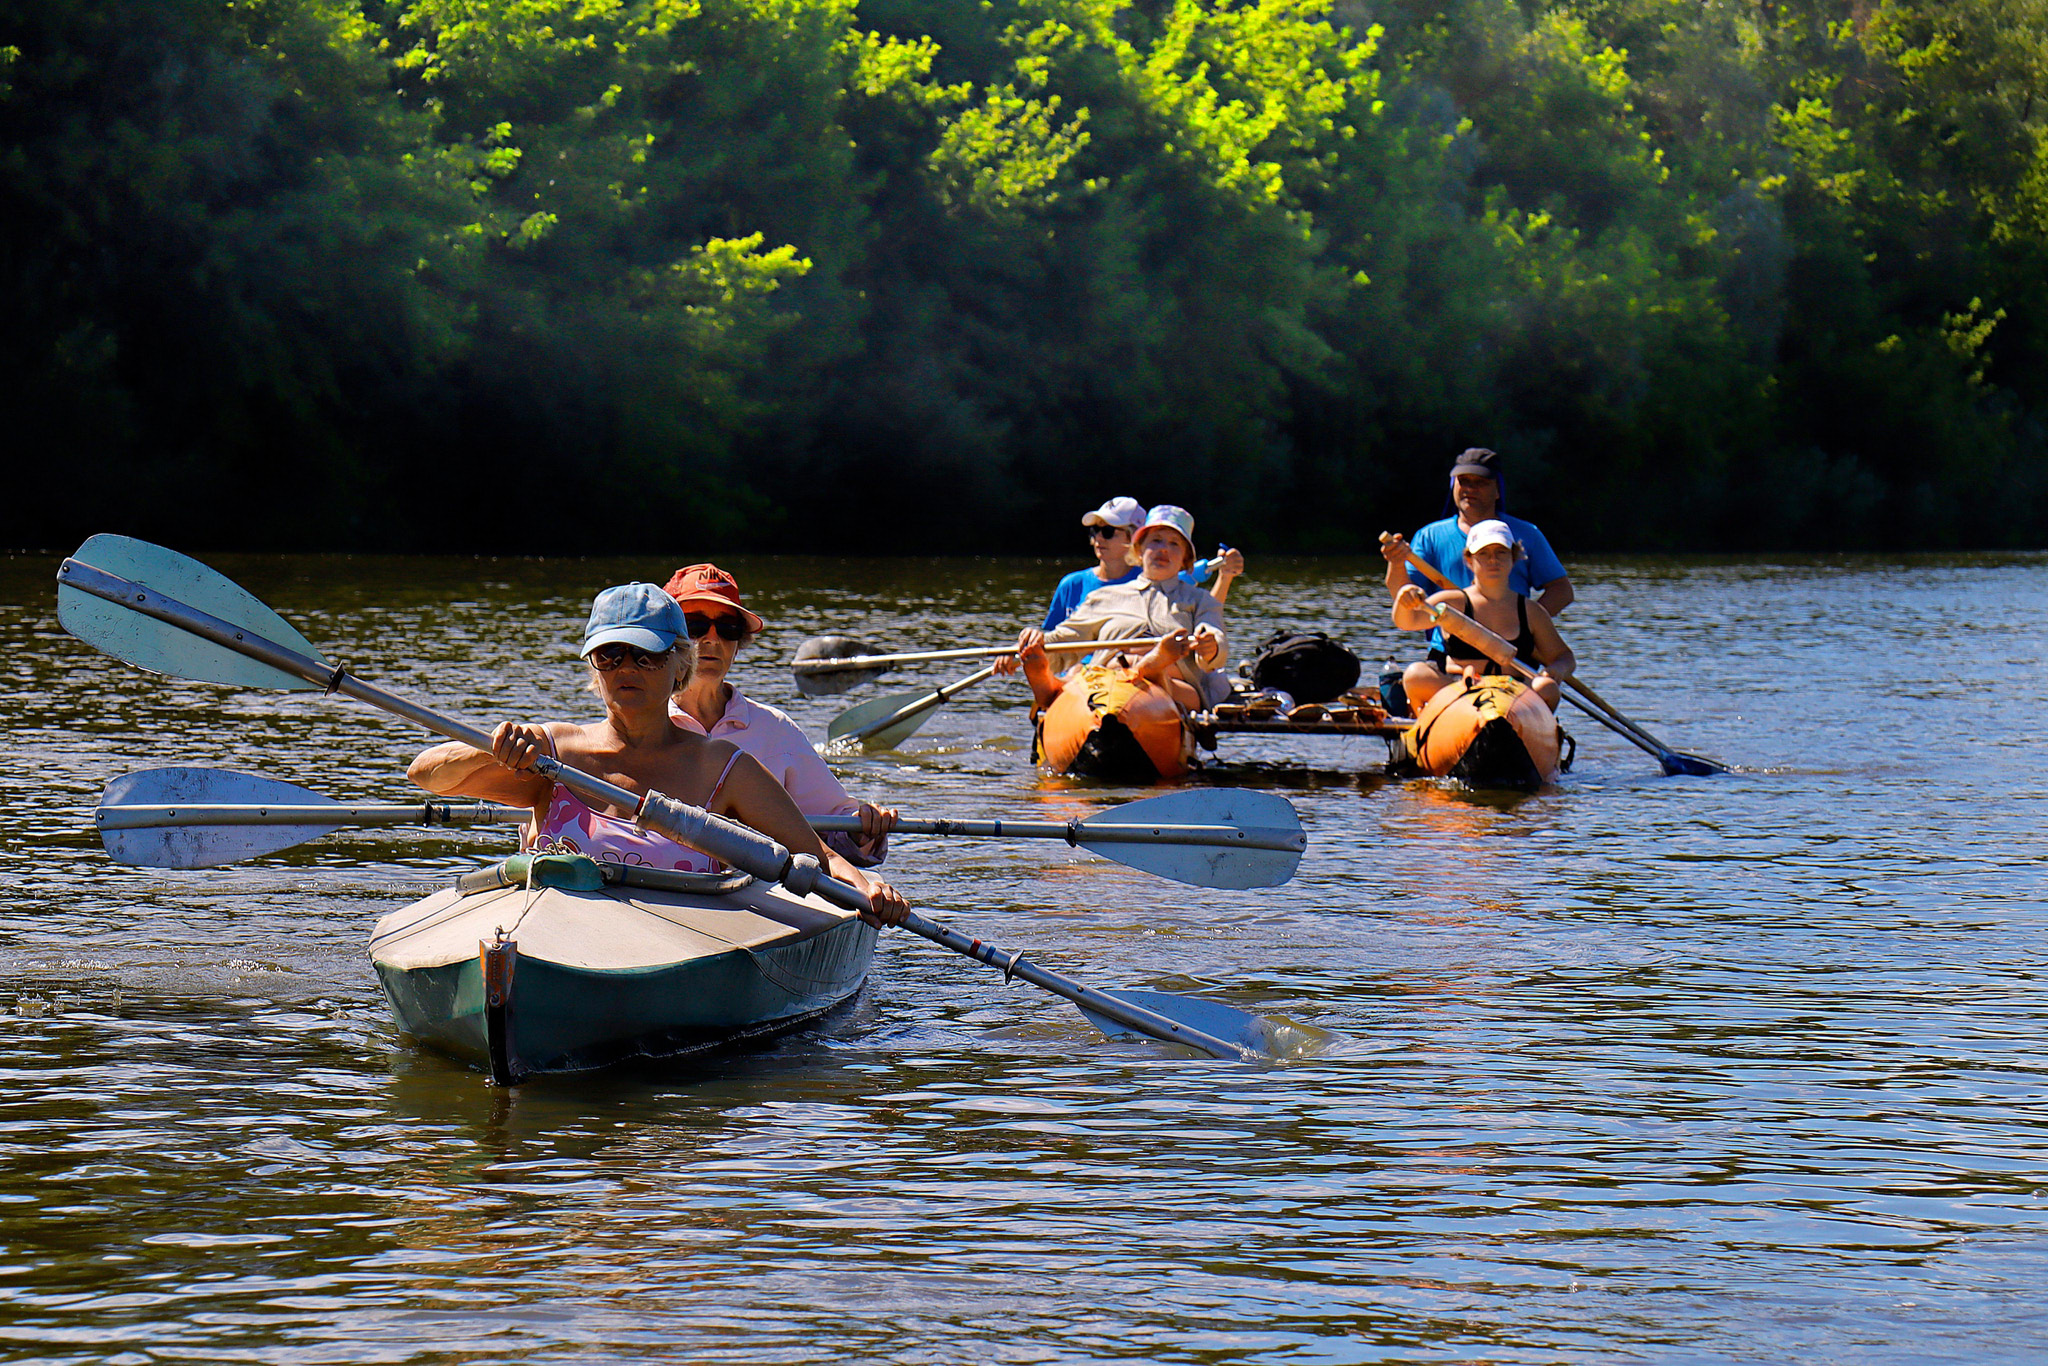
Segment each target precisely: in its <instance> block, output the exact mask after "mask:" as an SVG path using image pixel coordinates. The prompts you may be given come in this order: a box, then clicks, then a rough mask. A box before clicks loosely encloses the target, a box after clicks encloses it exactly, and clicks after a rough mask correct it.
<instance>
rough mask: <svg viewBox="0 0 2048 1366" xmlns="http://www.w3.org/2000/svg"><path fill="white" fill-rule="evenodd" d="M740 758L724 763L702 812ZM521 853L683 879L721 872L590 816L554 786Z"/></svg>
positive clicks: (715, 864)
mask: <svg viewBox="0 0 2048 1366" xmlns="http://www.w3.org/2000/svg"><path fill="white" fill-rule="evenodd" d="M739 757H740V755H739V751H738V750H735V751H733V756H732V757H731V758H730V759H727V760H726V761H725V768H724V769H723V770H721V771H720V773H719V775H718V781H717V782H716V783H714V784H712V787H711V795H710V796H709V797H706V798H705V799H704V805H705V806H707V807H708V806H710V805H711V804H712V803H713V802H715V801H717V800H718V793H719V790H720V789H721V788H723V787H724V786H725V779H726V775H727V774H729V773H731V772H732V766H733V765H734V764H735V763H738V762H739ZM525 847H526V848H527V849H528V850H529V851H531V850H535V849H546V850H549V851H552V852H557V853H564V854H586V855H588V856H589V857H591V858H594V859H596V860H598V861H599V862H600V863H625V864H631V865H632V866H633V867H636V868H667V869H673V870H675V871H677V872H681V873H716V872H720V871H722V870H723V869H724V867H725V865H724V864H723V863H720V862H719V861H718V860H717V859H714V858H712V857H711V856H710V855H708V854H700V853H698V852H697V851H696V850H695V849H690V848H686V847H685V846H683V845H680V844H677V843H676V842H675V841H674V840H672V839H668V838H666V837H665V836H662V835H657V834H654V833H653V832H652V831H648V830H642V829H641V828H640V827H639V826H637V825H635V824H633V822H631V821H628V820H621V819H619V818H618V817H617V816H607V815H606V814H605V813H604V812H602V811H595V810H592V809H591V807H590V806H589V805H588V804H587V803H585V802H584V800H583V799H582V798H581V797H578V796H577V795H576V794H575V793H573V792H571V791H570V790H569V789H568V788H566V787H563V786H562V785H561V784H560V783H556V784H555V785H554V792H553V793H552V795H551V796H550V797H549V798H548V804H547V809H546V810H544V811H543V812H541V818H540V829H539V830H537V831H533V832H531V833H529V834H528V836H527V838H526V840H525Z"/></svg>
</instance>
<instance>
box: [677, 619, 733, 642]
mask: <svg viewBox="0 0 2048 1366" xmlns="http://www.w3.org/2000/svg"><path fill="white" fill-rule="evenodd" d="M683 629H684V630H686V631H688V632H689V633H690V637H691V639H693V640H694V639H696V638H698V637H700V636H702V635H704V634H705V633H707V632H710V631H716V632H718V638H719V639H720V640H738V639H739V638H740V637H741V636H743V635H745V634H746V633H747V623H746V622H745V621H744V620H742V619H741V618H739V617H726V616H718V617H709V616H706V615H704V613H702V612H685V613H683Z"/></svg>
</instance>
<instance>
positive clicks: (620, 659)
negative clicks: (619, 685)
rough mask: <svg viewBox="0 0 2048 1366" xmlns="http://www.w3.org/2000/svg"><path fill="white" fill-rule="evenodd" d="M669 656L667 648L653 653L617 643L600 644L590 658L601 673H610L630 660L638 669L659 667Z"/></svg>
mask: <svg viewBox="0 0 2048 1366" xmlns="http://www.w3.org/2000/svg"><path fill="white" fill-rule="evenodd" d="M668 656H669V652H668V651H667V650H663V651H662V652H661V653H659V654H652V655H651V654H648V653H647V651H645V650H636V649H634V648H633V647H632V646H630V645H619V644H616V643H615V644H611V645H600V646H598V647H597V648H596V649H595V650H592V651H591V652H590V655H589V658H590V667H591V668H593V669H596V670H597V671H598V672H599V673H604V674H608V673H610V672H611V671H612V670H613V669H617V668H621V667H623V666H624V665H625V664H626V662H627V661H628V660H630V661H632V664H633V667H634V668H636V669H658V668H660V667H661V666H662V665H664V664H666V663H667V662H668Z"/></svg>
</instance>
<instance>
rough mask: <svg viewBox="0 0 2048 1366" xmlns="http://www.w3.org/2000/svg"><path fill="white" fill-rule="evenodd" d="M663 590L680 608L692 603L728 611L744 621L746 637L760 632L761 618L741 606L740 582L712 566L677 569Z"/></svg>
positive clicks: (700, 565)
mask: <svg viewBox="0 0 2048 1366" xmlns="http://www.w3.org/2000/svg"><path fill="white" fill-rule="evenodd" d="M662 587H664V588H666V589H667V590H668V595H669V596H670V597H672V598H674V599H675V600H676V604H677V605H678V606H680V607H683V608H686V609H687V608H688V607H689V606H690V604H691V603H702V604H704V605H706V606H710V607H731V608H733V609H735V610H737V611H738V612H739V614H740V615H741V616H742V617H744V618H746V622H747V634H749V635H755V634H758V633H759V632H760V630H761V627H762V625H763V623H762V621H761V618H759V617H757V616H755V615H754V614H753V613H752V612H749V611H748V610H747V609H746V608H745V607H743V606H741V605H740V585H739V581H738V580H737V579H735V578H733V576H732V575H730V574H728V573H726V572H725V571H724V570H723V569H720V568H719V567H718V566H717V565H715V564H693V565H691V566H689V567H688V568H687V569H678V570H677V571H676V572H675V573H674V574H673V575H671V576H670V577H669V581H668V582H667V583H665V584H663V585H662Z"/></svg>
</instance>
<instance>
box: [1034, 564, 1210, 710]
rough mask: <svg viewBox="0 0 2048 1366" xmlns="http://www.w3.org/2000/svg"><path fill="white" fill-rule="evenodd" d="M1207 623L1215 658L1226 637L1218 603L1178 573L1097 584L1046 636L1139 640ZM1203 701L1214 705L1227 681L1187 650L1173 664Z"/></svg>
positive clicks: (1103, 655) (1101, 654)
mask: <svg viewBox="0 0 2048 1366" xmlns="http://www.w3.org/2000/svg"><path fill="white" fill-rule="evenodd" d="M1200 626H1207V627H1209V628H1211V629H1212V630H1214V631H1215V632H1216V636H1217V639H1218V641H1219V642H1220V643H1221V650H1220V652H1219V653H1218V654H1217V656H1216V658H1217V659H1219V660H1227V659H1229V658H1230V654H1229V648H1230V647H1229V640H1228V639H1227V638H1226V637H1225V636H1224V633H1223V608H1222V606H1221V605H1220V604H1218V603H1217V601H1216V599H1215V598H1213V597H1211V596H1209V593H1208V591H1207V590H1206V589H1201V588H1197V587H1195V585H1193V584H1191V583H1185V582H1183V581H1182V580H1181V579H1180V578H1178V577H1175V578H1171V579H1162V580H1160V581H1158V582H1154V581H1153V580H1151V579H1147V578H1144V577H1142V576H1141V577H1139V578H1135V579H1132V580H1130V581H1129V582H1127V583H1112V584H1109V585H1107V586H1106V587H1102V588H1098V589H1096V590H1095V591H1094V592H1093V593H1090V594H1089V595H1088V596H1087V597H1085V598H1083V599H1082V600H1081V605H1080V606H1079V607H1076V608H1075V609H1074V614H1073V615H1072V616H1070V617H1068V618H1067V619H1066V620H1065V621H1063V622H1061V623H1060V624H1059V625H1058V626H1055V627H1054V628H1053V629H1052V630H1050V631H1048V632H1046V634H1045V638H1046V639H1047V640H1105V641H1107V640H1143V639H1145V638H1147V637H1149V636H1164V635H1171V634H1173V632H1175V631H1177V630H1182V629H1185V630H1189V631H1192V630H1194V629H1195V628H1197V627H1200ZM1115 653H1116V652H1114V651H1110V650H1103V651H1098V652H1097V653H1096V654H1095V655H1094V656H1093V659H1094V660H1095V662H1097V663H1107V662H1109V661H1110V660H1111V659H1113V658H1114V657H1115ZM1174 667H1175V668H1177V669H1178V670H1179V671H1180V676H1181V677H1182V678H1185V679H1186V680H1187V681H1188V683H1189V685H1190V686H1192V687H1193V688H1194V690H1195V692H1196V694H1197V695H1198V696H1200V697H1201V699H1202V701H1203V702H1204V703H1205V704H1206V705H1208V706H1212V707H1213V706H1215V705H1216V704H1217V703H1218V702H1221V701H1222V700H1223V699H1224V698H1226V697H1228V696H1229V695H1230V680H1229V678H1228V677H1227V676H1225V674H1224V672H1223V671H1222V670H1221V669H1204V668H1203V667H1202V666H1201V665H1200V664H1199V663H1197V662H1196V660H1195V656H1194V654H1193V653H1192V652H1190V653H1189V654H1188V655H1187V656H1185V657H1184V658H1183V659H1182V660H1181V661H1180V663H1179V664H1177V665H1175V666H1174Z"/></svg>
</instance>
